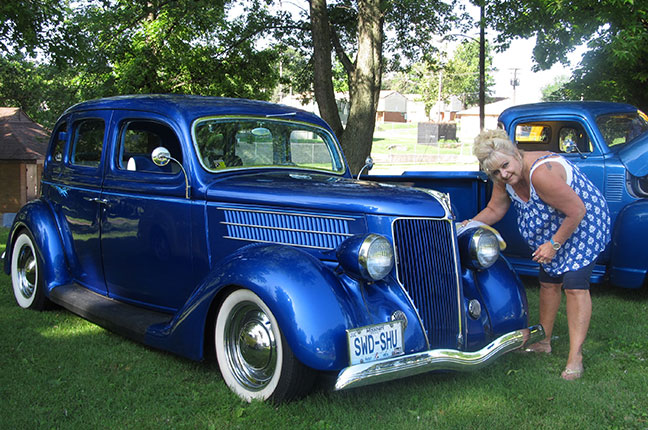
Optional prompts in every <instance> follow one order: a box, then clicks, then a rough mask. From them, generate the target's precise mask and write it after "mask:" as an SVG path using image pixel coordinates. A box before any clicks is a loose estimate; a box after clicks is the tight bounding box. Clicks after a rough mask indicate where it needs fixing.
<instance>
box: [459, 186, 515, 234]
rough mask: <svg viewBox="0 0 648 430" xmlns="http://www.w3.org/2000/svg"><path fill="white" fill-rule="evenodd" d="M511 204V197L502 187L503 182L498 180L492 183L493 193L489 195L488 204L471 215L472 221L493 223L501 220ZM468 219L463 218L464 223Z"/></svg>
mask: <svg viewBox="0 0 648 430" xmlns="http://www.w3.org/2000/svg"><path fill="white" fill-rule="evenodd" d="M509 206H511V199H510V198H509V196H508V193H507V192H506V190H505V189H504V184H503V183H500V182H494V183H493V194H492V195H491V198H490V200H489V201H488V204H487V205H486V207H485V208H484V209H482V210H481V212H479V213H478V214H477V215H475V216H474V217H473V221H481V222H483V223H484V224H488V225H493V224H495V223H496V222H497V221H499V220H501V219H502V218H503V217H504V215H506V212H507V211H508V209H509ZM468 221H469V220H465V221H464V222H463V224H464V225H465V224H466V223H467V222H468Z"/></svg>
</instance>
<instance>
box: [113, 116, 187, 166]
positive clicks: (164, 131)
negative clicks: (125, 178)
mask: <svg viewBox="0 0 648 430" xmlns="http://www.w3.org/2000/svg"><path fill="white" fill-rule="evenodd" d="M160 146H161V147H164V148H166V149H167V150H169V153H170V154H171V157H173V158H175V159H176V160H178V162H180V163H182V150H181V148H180V142H179V140H178V137H177V136H176V134H175V132H174V131H173V130H172V129H171V128H169V127H168V126H166V125H164V124H161V123H158V122H154V121H127V122H125V123H124V124H123V125H122V127H121V130H120V144H119V157H118V160H117V166H118V168H119V169H121V170H130V171H136V172H149V173H167V174H175V173H177V172H179V171H180V166H179V165H178V164H177V163H174V162H170V163H169V164H167V165H166V166H162V167H160V166H157V165H155V164H154V163H153V161H152V160H151V153H152V152H153V150H154V149H155V148H157V147H160Z"/></svg>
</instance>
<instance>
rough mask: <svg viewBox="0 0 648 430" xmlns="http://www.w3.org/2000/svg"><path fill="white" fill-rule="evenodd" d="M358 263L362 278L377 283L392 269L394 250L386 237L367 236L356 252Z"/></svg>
mask: <svg viewBox="0 0 648 430" xmlns="http://www.w3.org/2000/svg"><path fill="white" fill-rule="evenodd" d="M358 263H359V267H360V273H361V274H362V277H363V278H365V279H367V280H373V281H379V280H381V279H383V278H385V277H386V276H387V275H389V272H391V270H392V269H393V268H394V249H393V247H392V244H391V242H389V240H387V238H386V237H384V236H380V235H378V234H373V233H372V234H369V235H367V237H365V239H364V240H363V241H362V245H360V250H359V252H358Z"/></svg>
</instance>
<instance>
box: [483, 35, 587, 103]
mask: <svg viewBox="0 0 648 430" xmlns="http://www.w3.org/2000/svg"><path fill="white" fill-rule="evenodd" d="M534 45H535V39H524V40H521V39H519V40H514V41H513V42H511V46H510V48H509V49H508V50H506V51H505V52H502V53H495V54H494V56H493V67H495V68H496V69H497V71H496V72H495V73H493V75H494V77H495V87H494V91H493V95H494V96H497V97H508V98H510V99H512V100H513V99H514V102H515V103H516V104H520V103H532V102H537V101H540V98H541V96H542V92H541V90H542V87H544V86H547V85H549V84H551V83H553V82H554V80H555V79H556V78H557V77H558V76H561V75H562V76H567V77H569V76H570V75H571V67H572V66H576V65H577V64H578V62H579V61H580V56H581V55H582V53H583V49H582V48H581V49H577V50H576V51H574V52H573V53H572V54H571V55H570V56H569V60H570V62H571V64H570V67H564V66H562V65H560V64H555V65H554V66H553V67H552V68H551V69H549V70H544V71H541V72H533V71H532V67H533V59H532V55H533V54H532V50H533V47H534ZM514 75H516V76H517V80H518V82H519V86H517V87H516V88H515V92H514V91H513V86H512V85H511V80H512V79H513V77H514Z"/></svg>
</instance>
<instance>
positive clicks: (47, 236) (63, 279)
mask: <svg viewBox="0 0 648 430" xmlns="http://www.w3.org/2000/svg"><path fill="white" fill-rule="evenodd" d="M23 228H24V229H27V230H28V231H29V232H30V233H31V235H32V237H33V238H34V242H35V243H36V246H37V247H38V250H39V251H40V254H41V257H42V259H43V261H42V262H41V263H42V268H43V269H42V270H43V281H44V283H45V291H46V293H49V291H50V290H51V289H52V288H54V287H56V286H58V285H62V284H65V283H67V282H69V281H70V272H69V270H68V264H67V259H66V256H65V249H64V247H63V243H62V242H61V236H60V235H59V228H58V225H57V223H56V220H55V218H54V214H53V213H52V210H51V208H50V206H49V205H48V204H47V203H46V202H44V201H43V200H40V199H38V200H33V201H31V202H29V203H27V204H26V205H25V206H23V207H22V208H21V209H20V211H18V213H17V214H16V218H15V219H14V222H13V225H12V227H11V231H10V233H9V239H8V240H7V255H6V257H5V266H4V270H5V273H7V274H10V272H11V252H12V250H13V249H12V247H13V242H14V240H15V239H16V237H17V234H18V233H19V232H20V230H22V229H23Z"/></svg>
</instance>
